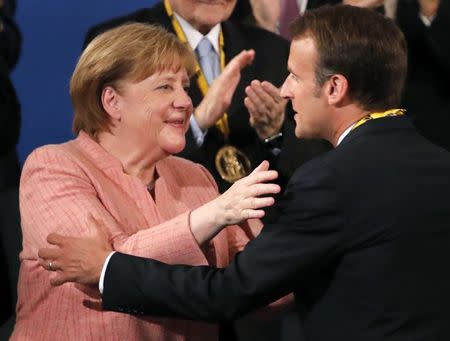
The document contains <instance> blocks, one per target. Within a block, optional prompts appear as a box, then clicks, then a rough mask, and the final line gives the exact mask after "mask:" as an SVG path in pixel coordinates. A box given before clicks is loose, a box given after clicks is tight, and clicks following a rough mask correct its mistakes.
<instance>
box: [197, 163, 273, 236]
mask: <svg viewBox="0 0 450 341" xmlns="http://www.w3.org/2000/svg"><path fill="white" fill-rule="evenodd" d="M277 177H278V173H277V172H276V171H274V170H269V162H267V161H263V162H262V163H261V164H260V165H259V166H258V167H256V168H255V170H254V171H253V172H252V173H250V174H249V175H248V176H246V177H245V178H242V179H240V180H238V181H236V182H235V183H234V184H233V186H231V187H230V188H229V189H228V191H226V192H225V193H223V194H222V195H220V196H219V197H217V198H216V199H214V200H212V201H210V202H209V203H207V204H205V205H203V206H201V207H199V208H198V209H196V210H194V211H192V213H191V216H190V223H191V230H192V233H193V234H194V236H195V238H196V240H197V242H198V243H199V244H202V243H204V242H206V241H208V240H210V239H211V238H213V237H214V236H215V235H216V234H217V233H218V232H220V230H221V229H222V228H223V227H224V226H226V225H232V224H237V223H239V222H241V221H243V220H246V219H251V218H262V217H264V214H265V212H264V210H263V208H264V207H268V206H272V205H273V204H274V202H275V199H274V198H273V197H272V195H274V194H277V193H279V192H280V190H281V189H280V186H278V185H276V184H273V183H266V182H270V181H273V180H275V179H276V178H277Z"/></svg>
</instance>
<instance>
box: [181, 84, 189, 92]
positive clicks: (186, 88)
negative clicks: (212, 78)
mask: <svg viewBox="0 0 450 341" xmlns="http://www.w3.org/2000/svg"><path fill="white" fill-rule="evenodd" d="M190 88H191V87H190V86H189V85H187V86H185V87H183V89H184V91H186V92H189V89H190Z"/></svg>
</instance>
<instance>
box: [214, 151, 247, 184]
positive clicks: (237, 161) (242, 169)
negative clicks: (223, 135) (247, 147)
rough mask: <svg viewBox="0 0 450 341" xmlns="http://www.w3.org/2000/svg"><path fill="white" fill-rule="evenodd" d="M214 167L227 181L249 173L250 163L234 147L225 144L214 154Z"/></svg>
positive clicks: (234, 180)
mask: <svg viewBox="0 0 450 341" xmlns="http://www.w3.org/2000/svg"><path fill="white" fill-rule="evenodd" d="M215 161H216V169H217V172H219V174H220V176H221V178H222V179H224V180H225V181H227V182H229V183H235V182H236V181H237V180H239V179H241V178H243V177H244V176H247V175H248V174H250V171H251V163H250V160H249V159H248V157H247V156H246V155H245V154H244V153H243V152H241V151H240V150H239V149H237V148H236V147H233V146H230V145H225V146H223V147H222V148H220V149H219V151H218V152H217V154H216V160H215Z"/></svg>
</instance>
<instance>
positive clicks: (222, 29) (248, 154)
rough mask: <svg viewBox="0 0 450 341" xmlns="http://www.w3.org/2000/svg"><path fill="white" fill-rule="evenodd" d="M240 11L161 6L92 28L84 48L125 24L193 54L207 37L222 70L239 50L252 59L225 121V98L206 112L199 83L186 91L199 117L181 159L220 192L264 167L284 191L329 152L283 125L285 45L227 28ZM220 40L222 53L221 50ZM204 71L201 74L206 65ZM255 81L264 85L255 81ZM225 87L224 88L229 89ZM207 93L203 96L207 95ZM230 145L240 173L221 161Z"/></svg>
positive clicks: (220, 5)
mask: <svg viewBox="0 0 450 341" xmlns="http://www.w3.org/2000/svg"><path fill="white" fill-rule="evenodd" d="M235 5H236V0H226V1H221V2H218V1H216V2H209V3H208V2H201V1H192V0H169V1H166V2H165V3H164V2H160V3H158V4H156V5H155V6H154V7H152V8H146V9H141V10H138V11H136V12H134V13H131V14H129V15H126V16H123V17H119V18H115V19H112V20H109V21H107V22H104V23H102V24H100V25H97V26H95V27H93V28H92V29H90V30H89V32H88V34H87V37H86V41H85V44H87V43H88V42H89V41H91V40H92V39H93V38H94V37H95V36H97V35H98V34H100V33H102V32H104V31H105V30H107V29H110V28H112V27H115V26H118V25H120V24H123V23H125V22H143V23H150V24H159V25H161V26H163V27H165V28H166V29H168V30H169V31H171V32H173V33H176V34H177V35H178V36H179V38H180V39H182V40H186V41H187V42H188V43H189V44H190V45H191V47H192V49H193V50H194V51H197V48H198V46H199V42H200V41H201V38H202V37H206V38H208V40H209V41H211V43H212V45H213V47H214V50H215V52H216V57H217V59H218V60H219V59H220V58H221V56H222V55H223V56H224V58H225V64H226V63H228V62H229V61H230V60H231V59H232V58H233V57H235V56H236V55H237V54H238V53H239V52H241V51H242V50H245V49H247V50H248V49H253V50H254V51H255V58H254V61H253V63H252V64H251V65H249V66H247V67H246V68H244V69H242V70H241V79H240V81H239V84H238V86H237V88H236V90H235V92H234V95H233V96H232V99H231V103H230V104H229V106H228V105H227V106H228V109H227V110H226V112H227V115H226V117H225V115H224V113H223V112H222V111H218V112H217V111H216V112H214V113H213V112H212V110H211V109H215V108H218V107H220V106H221V104H218V103H217V102H219V101H222V100H223V97H221V96H218V97H219V98H215V99H214V101H215V102H216V103H209V104H207V105H201V104H205V103H204V102H205V101H204V99H205V95H204V93H202V91H203V90H201V89H200V84H199V82H198V81H197V80H193V81H192V82H191V88H190V90H189V95H190V97H191V98H192V101H193V104H194V107H196V110H195V112H194V115H192V119H191V127H190V129H189V131H188V133H187V136H186V148H185V150H184V151H183V152H182V153H181V156H183V157H185V158H188V159H190V160H193V161H194V162H198V163H201V164H203V165H204V166H205V167H206V168H207V169H208V170H209V171H210V172H211V174H213V176H214V178H215V180H216V182H217V183H218V185H219V190H220V191H221V192H223V191H224V190H226V189H227V188H228V187H229V186H230V185H231V182H232V181H235V179H236V178H238V177H239V175H240V174H245V173H246V172H248V170H249V169H253V168H254V167H255V166H256V165H258V164H259V163H260V162H261V161H262V160H265V159H267V160H269V161H270V162H271V165H272V167H273V168H275V169H277V170H278V171H279V173H280V179H281V181H280V182H281V183H280V184H281V185H283V184H285V182H286V181H287V179H288V177H289V176H290V175H292V173H293V171H294V170H295V169H296V168H297V167H298V166H299V165H300V164H302V163H304V162H306V161H308V160H309V159H311V158H312V157H314V156H316V155H317V154H319V153H322V152H324V151H326V150H328V149H329V148H330V146H329V144H327V143H325V142H324V141H298V140H297V139H295V136H294V135H293V133H292V132H293V122H292V121H291V120H289V119H285V116H289V115H290V114H292V112H291V111H288V113H287V114H286V115H285V107H286V105H285V104H286V102H285V101H283V99H282V98H281V97H280V96H279V90H278V89H277V88H276V87H277V86H280V85H281V83H282V82H283V80H284V78H285V77H286V63H285V62H286V60H287V56H288V52H289V45H288V42H287V41H285V40H284V39H282V38H280V37H278V36H277V35H275V34H272V33H270V32H267V31H265V30H262V29H259V28H256V27H253V26H248V25H244V24H240V23H236V22H233V21H230V20H228V18H229V17H230V16H231V13H232V11H233V9H234V7H235ZM177 28H178V29H177ZM222 36H223V47H222V46H221V44H220V40H221V37H222ZM273 60H276V61H277V63H273ZM199 66H200V68H202V67H203V66H202V65H201V64H200V65H199ZM219 72H220V71H219ZM203 73H205V72H203ZM205 76H206V74H205ZM216 76H217V75H216ZM213 78H214V77H213ZM256 79H258V80H261V82H260V81H254V80H256ZM252 81H253V82H252ZM263 81H265V82H264V83H262V82H263ZM207 83H209V82H207ZM227 86H228V84H224V87H227ZM207 88H208V86H206V91H204V92H208V89H207ZM209 97H211V96H209ZM220 118H222V120H221V122H222V123H221V125H220V126H219V125H218V124H215V123H216V121H217V120H218V119H220ZM224 120H226V121H227V123H224ZM224 126H228V127H229V129H226V128H223V127H224ZM227 145H230V146H233V147H235V148H237V150H238V151H239V152H237V157H236V158H232V159H233V160H234V161H236V160H238V161H239V165H240V166H239V167H237V168H236V169H234V168H233V167H230V166H231V165H232V164H234V163H233V162H228V161H227V160H226V157H225V156H224V155H229V154H226V153H225V151H226V150H223V149H222V148H223V147H224V146H227ZM227 150H228V151H229V150H230V149H227ZM221 155H222V157H221ZM294 155H295V157H294ZM248 161H249V162H248ZM221 164H222V166H221ZM224 164H225V166H224ZM227 169H232V170H234V171H235V172H234V173H235V174H237V176H233V174H232V173H233V172H227Z"/></svg>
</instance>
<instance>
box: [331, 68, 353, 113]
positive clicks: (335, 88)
mask: <svg viewBox="0 0 450 341" xmlns="http://www.w3.org/2000/svg"><path fill="white" fill-rule="evenodd" d="M348 90H349V89H348V81H347V78H345V77H344V76H343V75H340V74H335V75H333V76H331V77H330V78H329V79H328V86H327V90H326V95H327V97H328V104H331V105H335V106H339V104H340V103H342V102H343V101H344V100H345V99H346V97H347V96H348Z"/></svg>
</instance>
